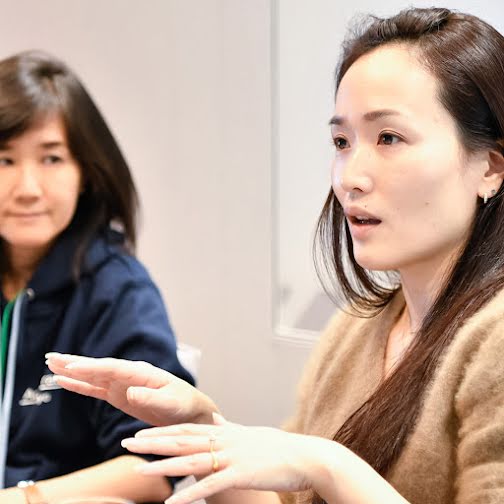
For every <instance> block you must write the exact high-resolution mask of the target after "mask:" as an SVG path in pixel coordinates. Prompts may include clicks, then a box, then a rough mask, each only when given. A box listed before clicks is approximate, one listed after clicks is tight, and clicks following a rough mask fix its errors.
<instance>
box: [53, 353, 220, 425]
mask: <svg viewBox="0 0 504 504" xmlns="http://www.w3.org/2000/svg"><path fill="white" fill-rule="evenodd" d="M46 358H47V365H48V366H49V369H50V370H51V371H52V372H53V373H54V374H55V375H56V377H55V379H56V381H57V383H58V384H59V385H61V386H62V387H63V388H65V389H67V390H70V391H72V392H77V393H78V394H82V395H87V396H91V397H95V398H97V399H103V400H105V401H107V402H108V403H110V404H111V405H112V406H114V407H116V408H118V409H120V410H122V411H124V412H125V413H127V414H129V415H131V416H134V417H136V418H139V419H140V420H143V421H145V422H147V423H149V424H151V425H169V424H176V423H180V422H194V423H200V422H209V421H211V420H212V417H211V414H212V412H214V411H217V407H216V406H215V404H214V403H213V401H212V400H211V399H210V398H209V397H208V396H206V395H205V394H203V393H202V392H200V391H199V390H197V389H196V388H194V387H193V386H191V385H189V384H188V383H187V382H185V381H184V380H181V379H179V378H177V377H176V376H174V375H172V374H171V373H168V372H167V371H164V370H162V369H159V368H157V367H155V366H152V365H151V364H148V363H146V362H139V361H128V360H123V359H113V358H108V357H107V358H100V359H95V358H90V357H81V356H76V355H68V354H59V353H54V352H52V353H49V354H47V355H46Z"/></svg>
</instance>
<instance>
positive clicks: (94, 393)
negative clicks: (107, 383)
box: [54, 375, 107, 401]
mask: <svg viewBox="0 0 504 504" xmlns="http://www.w3.org/2000/svg"><path fill="white" fill-rule="evenodd" d="M54 381H55V382H56V383H57V384H58V385H60V386H61V387H62V388H64V389H65V390H69V391H70V392H76V393H77V394H82V395H85V396H90V397H94V398H96V399H102V400H104V401H106V400H107V389H105V388H101V387H96V386H93V385H90V384H89V383H85V382H81V381H79V380H74V379H73V378H67V377H66V376H58V375H55V376H54Z"/></svg>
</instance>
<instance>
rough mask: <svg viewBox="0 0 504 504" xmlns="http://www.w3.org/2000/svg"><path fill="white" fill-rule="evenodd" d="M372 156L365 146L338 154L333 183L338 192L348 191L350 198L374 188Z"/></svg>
mask: <svg viewBox="0 0 504 504" xmlns="http://www.w3.org/2000/svg"><path fill="white" fill-rule="evenodd" d="M371 164H372V156H371V155H370V153H369V152H367V150H366V148H365V147H364V146H359V147H354V148H352V150H351V152H348V153H344V154H343V155H341V156H337V157H336V158H335V159H334V161H333V166H332V184H333V189H334V191H335V192H337V193H340V194H341V193H346V194H348V195H349V197H350V198H352V197H356V196H357V195H359V194H361V193H369V192H371V191H372V190H373V185H374V184H373V178H372V174H371V169H370V168H371Z"/></svg>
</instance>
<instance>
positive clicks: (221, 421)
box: [212, 411, 230, 425]
mask: <svg viewBox="0 0 504 504" xmlns="http://www.w3.org/2000/svg"><path fill="white" fill-rule="evenodd" d="M212 419H213V423H214V424H215V425H226V424H227V423H230V422H228V421H227V420H226V419H225V418H224V417H223V416H222V415H221V414H220V413H217V412H216V411H214V412H213V413H212Z"/></svg>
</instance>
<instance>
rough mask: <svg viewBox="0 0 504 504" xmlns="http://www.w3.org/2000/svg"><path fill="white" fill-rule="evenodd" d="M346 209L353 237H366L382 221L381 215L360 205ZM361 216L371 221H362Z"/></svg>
mask: <svg viewBox="0 0 504 504" xmlns="http://www.w3.org/2000/svg"><path fill="white" fill-rule="evenodd" d="M344 211H345V216H346V218H347V222H348V225H349V227H350V232H351V233H352V237H353V238H354V239H357V240H360V239H364V238H366V237H367V236H368V235H369V234H370V233H372V232H373V231H374V230H375V229H376V228H377V227H378V226H379V225H380V224H381V223H382V220H381V219H380V218H379V217H377V216H376V215H373V214H371V213H369V212H368V211H366V210H364V209H362V208H360V207H356V206H352V207H347V208H345V209H344ZM359 218H361V219H362V218H363V219H366V220H367V221H369V222H361V221H359Z"/></svg>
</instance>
